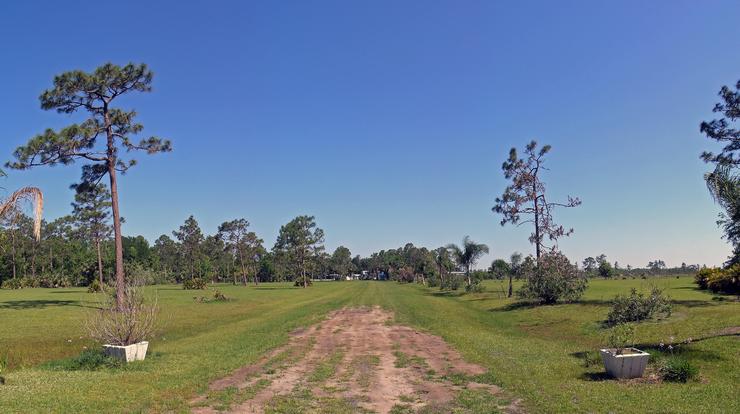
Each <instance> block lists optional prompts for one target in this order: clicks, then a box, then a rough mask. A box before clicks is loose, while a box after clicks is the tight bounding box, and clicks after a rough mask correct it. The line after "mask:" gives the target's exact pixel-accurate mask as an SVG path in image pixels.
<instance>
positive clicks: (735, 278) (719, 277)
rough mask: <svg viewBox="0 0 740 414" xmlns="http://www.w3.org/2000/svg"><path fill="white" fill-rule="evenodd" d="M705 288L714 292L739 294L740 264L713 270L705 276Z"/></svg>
mask: <svg viewBox="0 0 740 414" xmlns="http://www.w3.org/2000/svg"><path fill="white" fill-rule="evenodd" d="M707 289H709V290H711V291H712V292H714V293H726V294H729V295H740V264H734V265H732V266H730V267H728V268H727V269H724V270H722V271H719V272H714V273H712V274H711V275H709V277H708V278H707Z"/></svg>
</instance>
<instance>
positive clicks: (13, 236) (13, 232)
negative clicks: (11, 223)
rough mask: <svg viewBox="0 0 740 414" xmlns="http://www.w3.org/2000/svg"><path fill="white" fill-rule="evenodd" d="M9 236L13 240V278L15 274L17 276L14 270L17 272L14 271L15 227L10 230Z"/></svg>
mask: <svg viewBox="0 0 740 414" xmlns="http://www.w3.org/2000/svg"><path fill="white" fill-rule="evenodd" d="M11 238H12V240H13V244H12V250H13V279H15V278H16V276H17V274H16V272H17V271H16V265H15V229H14V230H13V231H12V232H11Z"/></svg>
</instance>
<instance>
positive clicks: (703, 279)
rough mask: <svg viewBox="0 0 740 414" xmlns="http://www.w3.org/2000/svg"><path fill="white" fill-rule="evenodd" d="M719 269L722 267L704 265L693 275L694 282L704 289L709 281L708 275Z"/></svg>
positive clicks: (719, 270)
mask: <svg viewBox="0 0 740 414" xmlns="http://www.w3.org/2000/svg"><path fill="white" fill-rule="evenodd" d="M721 271H722V269H718V268H711V267H705V268H703V269H701V270H699V271H698V272H696V274H695V275H694V283H696V284H697V285H698V286H699V289H706V288H707V283H708V282H709V277H710V276H712V275H714V274H715V273H718V272H721Z"/></svg>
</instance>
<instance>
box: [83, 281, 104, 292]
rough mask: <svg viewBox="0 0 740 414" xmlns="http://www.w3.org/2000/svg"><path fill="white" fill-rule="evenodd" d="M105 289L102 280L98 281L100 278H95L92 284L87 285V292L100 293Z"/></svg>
mask: <svg viewBox="0 0 740 414" xmlns="http://www.w3.org/2000/svg"><path fill="white" fill-rule="evenodd" d="M103 289H104V286H103V285H101V284H100V281H98V279H93V281H92V282H91V283H90V286H88V287H87V293H98V292H102V291H103Z"/></svg>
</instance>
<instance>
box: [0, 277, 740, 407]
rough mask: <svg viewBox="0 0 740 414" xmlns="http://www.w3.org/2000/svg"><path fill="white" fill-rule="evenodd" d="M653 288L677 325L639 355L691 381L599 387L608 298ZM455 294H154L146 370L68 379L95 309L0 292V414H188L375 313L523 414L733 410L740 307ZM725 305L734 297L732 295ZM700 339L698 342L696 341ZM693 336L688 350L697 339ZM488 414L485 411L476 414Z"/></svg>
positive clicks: (616, 288)
mask: <svg viewBox="0 0 740 414" xmlns="http://www.w3.org/2000/svg"><path fill="white" fill-rule="evenodd" d="M648 283H656V284H658V285H659V286H661V287H663V288H665V289H666V293H668V294H669V295H670V296H671V297H672V298H673V300H674V303H675V307H674V313H673V316H671V317H670V318H669V319H667V320H663V321H658V322H646V323H642V324H640V325H639V326H638V339H639V342H640V343H641V345H640V346H641V347H643V348H647V349H648V350H650V351H651V353H653V354H657V353H659V351H658V350H657V349H654V348H655V346H656V345H657V344H658V343H659V342H660V341H667V340H668V338H669V337H671V336H674V337H675V338H676V340H677V341H678V340H684V339H686V338H688V337H691V338H694V339H695V341H694V342H693V343H692V344H690V345H687V346H685V349H684V352H683V353H684V355H686V356H687V357H688V358H689V359H690V360H691V361H692V362H693V363H695V364H696V365H697V366H698V367H699V370H700V376H701V378H700V380H698V381H694V382H689V383H686V384H678V383H637V382H634V381H632V382H629V381H628V382H619V381H614V380H607V379H605V378H604V377H603V375H601V372H602V371H603V368H602V367H601V365H600V364H598V363H597V364H592V365H591V366H588V367H586V366H585V363H584V358H583V355H584V354H585V353H588V352H591V353H593V351H595V350H596V349H598V348H599V347H601V346H602V345H603V343H604V337H605V330H604V329H603V328H602V327H601V323H600V322H601V321H602V320H603V319H604V318H605V316H606V313H607V311H608V301H609V300H610V299H611V298H612V297H613V296H614V295H616V294H617V293H623V292H624V293H626V292H628V291H629V289H630V288H631V287H638V288H647V285H648ZM486 287H487V291H486V292H484V293H480V294H472V295H460V294H458V293H441V292H439V291H437V290H435V289H427V288H423V287H421V286H416V285H398V284H396V283H393V282H326V283H317V284H316V285H315V286H314V287H312V288H309V289H298V288H293V287H291V286H288V285H283V284H274V285H262V286H260V287H259V288H255V287H241V286H236V287H234V286H227V285H224V286H219V289H221V290H222V291H223V292H224V293H225V294H226V295H227V296H229V297H232V298H233V299H234V300H232V301H230V302H219V303H195V301H194V300H193V296H195V295H202V294H203V293H201V292H194V291H184V290H182V289H180V288H179V287H178V286H157V287H151V288H150V290H151V293H154V291H155V290H156V294H157V298H158V302H159V304H160V306H161V308H162V313H161V325H162V327H161V330H160V333H159V335H158V337H157V338H155V339H153V340H152V341H151V346H150V352H151V354H150V355H149V356H148V357H147V361H144V362H143V363H136V364H132V365H131V366H129V367H127V368H125V369H104V370H100V371H68V370H64V369H60V368H59V367H60V365H59V364H55V363H49V361H54V360H59V359H62V358H67V357H71V356H75V355H77V354H79V353H80V352H81V351H82V350H83V349H84V347H91V346H93V344H92V343H90V342H88V341H86V340H85V339H84V334H83V329H82V320H83V319H84V316H85V313H86V312H89V311H91V310H92V309H93V308H94V306H95V305H96V303H97V302H96V295H94V294H88V293H86V291H85V290H84V289H24V290H18V291H7V290H2V291H0V320H2V323H3V329H2V334H0V358H1V357H3V356H4V355H6V356H7V358H8V363H9V367H10V369H9V372H8V373H7V374H5V377H6V380H7V384H6V385H4V386H0V407H1V409H0V411H2V412H60V411H61V412H102V411H104V412H147V411H175V412H181V411H187V410H188V408H189V407H188V405H187V401H188V400H189V399H191V398H192V397H193V396H195V395H197V394H199V393H203V392H204V391H205V390H206V387H207V385H208V383H209V382H210V381H211V380H213V379H215V378H219V377H222V376H225V375H227V374H228V373H229V372H231V371H233V370H234V369H236V368H238V367H240V366H243V365H245V364H250V363H253V362H254V361H256V360H257V359H258V358H259V357H260V356H261V355H263V354H264V353H265V351H267V350H269V349H272V348H275V347H277V346H279V345H282V344H284V343H286V342H287V341H288V337H289V336H288V333H289V332H291V331H292V330H294V329H295V328H297V327H299V326H308V325H311V324H314V323H316V322H318V321H319V320H321V318H322V317H323V316H324V315H326V314H327V312H329V311H330V310H332V309H337V308H340V307H344V306H360V305H380V306H382V307H383V308H385V309H388V310H391V311H393V312H394V313H395V315H396V320H397V322H398V323H401V324H405V325H408V326H411V327H414V328H417V329H420V330H425V331H428V332H430V333H433V334H436V335H439V336H441V337H443V338H444V339H445V340H446V341H447V342H448V343H449V344H450V345H452V346H453V347H454V348H456V349H458V350H459V351H460V352H461V353H462V354H463V356H464V357H465V358H466V359H467V360H468V361H470V362H474V363H477V364H480V365H482V366H484V367H486V368H488V369H489V370H490V373H491V376H492V377H493V378H494V381H495V383H496V384H497V385H500V386H501V387H503V388H504V389H505V390H506V391H507V392H508V393H510V394H513V395H515V396H517V397H519V398H522V399H523V406H524V407H525V408H526V409H527V410H528V411H530V412H728V413H729V412H740V400H739V399H738V398H737V395H738V391H740V389H739V386H738V384H740V367H739V366H738V365H739V364H738V360H740V358H739V357H740V341H739V340H738V336H737V335H730V336H716V335H717V334H718V333H720V332H723V330H724V331H726V330H727V328H731V327H737V326H740V303H738V302H734V301H731V300H725V301H718V300H713V297H712V296H711V295H709V294H707V293H705V292H702V291H698V290H696V289H695V288H694V286H693V283H692V280H691V278H689V277H682V278H679V279H677V278H661V279H655V280H653V281H645V280H640V279H637V280H633V279H629V280H614V281H603V280H594V281H592V282H591V284H590V286H589V289H588V291H587V292H586V294H585V296H584V298H583V300H582V301H581V302H580V303H577V304H568V305H556V306H546V307H526V306H517V305H516V304H515V303H514V302H513V301H511V300H509V299H505V298H502V297H501V293H500V290H501V285H500V284H499V282H495V281H489V282H486ZM729 299H731V298H729ZM701 338H707V339H701ZM697 339H698V340H697ZM481 412H486V411H481Z"/></svg>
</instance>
